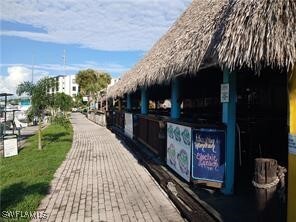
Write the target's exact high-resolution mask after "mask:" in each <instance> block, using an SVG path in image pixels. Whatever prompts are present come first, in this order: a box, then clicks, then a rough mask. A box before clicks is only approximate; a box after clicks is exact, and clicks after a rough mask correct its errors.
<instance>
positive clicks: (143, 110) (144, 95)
mask: <svg viewBox="0 0 296 222" xmlns="http://www.w3.org/2000/svg"><path fill="white" fill-rule="evenodd" d="M148 103H149V100H148V93H147V89H145V88H142V89H141V114H144V115H147V114H148Z"/></svg>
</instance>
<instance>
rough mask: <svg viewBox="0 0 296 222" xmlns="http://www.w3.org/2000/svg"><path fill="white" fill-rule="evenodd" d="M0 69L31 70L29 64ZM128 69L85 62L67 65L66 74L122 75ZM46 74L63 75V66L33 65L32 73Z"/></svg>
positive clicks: (120, 66) (8, 65)
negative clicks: (99, 72)
mask: <svg viewBox="0 0 296 222" xmlns="http://www.w3.org/2000/svg"><path fill="white" fill-rule="evenodd" d="M0 67H8V69H9V67H23V68H26V69H30V72H31V70H32V65H31V64H0ZM129 68H130V67H125V66H123V65H120V64H116V63H109V64H101V63H98V62H95V61H86V62H85V63H81V64H69V65H66V74H75V73H76V72H78V71H79V70H83V69H94V70H101V71H106V72H108V73H110V74H112V73H123V72H125V71H127V70H128V69H129ZM36 72H38V73H48V74H50V75H57V74H58V75H59V74H64V66H63V65H61V64H52V63H51V64H36V65H34V73H36Z"/></svg>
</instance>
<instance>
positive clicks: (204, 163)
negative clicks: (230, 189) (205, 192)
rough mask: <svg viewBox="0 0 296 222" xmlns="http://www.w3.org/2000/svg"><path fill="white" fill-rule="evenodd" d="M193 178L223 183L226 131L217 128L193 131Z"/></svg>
mask: <svg viewBox="0 0 296 222" xmlns="http://www.w3.org/2000/svg"><path fill="white" fill-rule="evenodd" d="M192 137H193V138H192V178H193V179H197V180H207V181H214V182H219V183H223V181H224V170H225V133H224V131H223V130H217V129H194V130H193V131H192Z"/></svg>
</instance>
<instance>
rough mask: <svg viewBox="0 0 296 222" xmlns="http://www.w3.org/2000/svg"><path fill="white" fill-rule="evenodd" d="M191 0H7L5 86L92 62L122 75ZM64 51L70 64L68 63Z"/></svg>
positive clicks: (2, 33)
mask: <svg viewBox="0 0 296 222" xmlns="http://www.w3.org/2000/svg"><path fill="white" fill-rule="evenodd" d="M190 3H191V0H46V1H45V0H2V1H0V22H1V30H0V41H1V42H0V44H1V63H0V68H1V71H0V92H12V93H15V89H16V87H17V85H18V84H19V83H21V82H23V81H31V80H32V70H33V80H34V82H36V81H37V80H38V79H40V78H42V77H43V76H55V75H61V74H66V75H69V74H76V73H77V72H78V71H79V70H83V69H87V68H91V69H96V70H102V71H107V72H108V73H110V74H111V76H112V77H114V78H117V77H120V76H121V75H122V74H123V73H124V72H126V71H127V70H129V69H130V68H132V67H133V65H135V64H136V63H137V62H138V61H139V60H140V59H141V58H142V57H143V56H144V55H145V53H146V52H147V51H149V49H150V48H151V47H152V46H153V44H154V43H155V42H156V41H157V40H158V39H159V38H160V37H161V36H162V35H163V34H164V33H165V32H166V31H167V30H168V29H169V27H170V26H171V25H172V24H173V23H174V22H175V21H176V19H177V18H178V17H179V16H180V15H181V14H182V12H184V10H185V9H186V8H187V7H188V6H189V4H190ZM64 55H66V56H65V58H66V59H65V64H66V65H65V66H64Z"/></svg>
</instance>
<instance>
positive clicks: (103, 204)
mask: <svg viewBox="0 0 296 222" xmlns="http://www.w3.org/2000/svg"><path fill="white" fill-rule="evenodd" d="M72 123H73V126H74V140H73V145H72V148H71V150H70V151H69V153H68V155H67V157H66V160H65V161H64V162H63V164H62V165H61V166H60V167H59V169H58V170H57V172H56V173H55V175H54V180H53V181H52V186H51V190H50V192H49V194H48V195H47V196H46V197H45V198H44V199H43V200H42V202H41V204H40V206H39V208H38V211H40V212H45V213H46V214H47V215H48V221H79V222H80V221H94V222H96V221H116V222H117V221H183V219H182V217H181V216H180V215H179V213H178V210H177V209H176V208H175V206H174V205H173V204H172V203H171V201H170V200H169V199H168V197H167V196H166V194H165V193H164V192H163V191H162V190H161V188H160V187H159V186H158V184H157V183H156V182H155V181H154V179H153V178H152V176H151V175H150V174H149V172H148V171H147V170H146V169H145V168H144V167H143V166H141V165H140V164H139V163H138V161H137V159H136V158H135V157H134V156H133V155H132V154H131V153H130V151H129V150H128V148H127V147H126V146H125V145H124V144H122V143H121V141H120V140H118V139H117V138H116V137H115V135H114V134H112V133H111V132H110V131H109V130H107V129H106V128H104V127H100V126H98V125H96V124H94V123H92V122H90V121H88V120H87V119H86V118H85V117H84V116H83V115H81V114H78V113H75V114H73V115H72Z"/></svg>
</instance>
